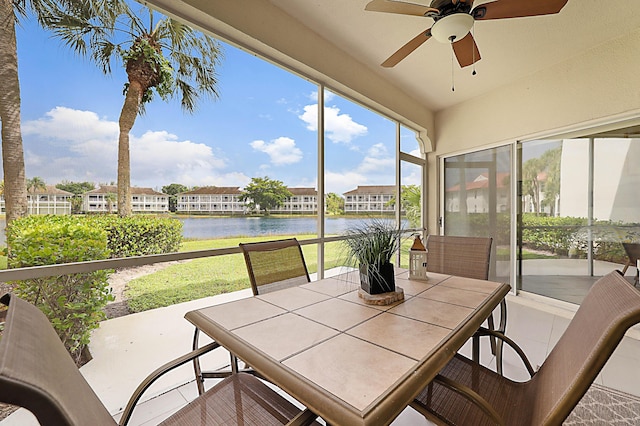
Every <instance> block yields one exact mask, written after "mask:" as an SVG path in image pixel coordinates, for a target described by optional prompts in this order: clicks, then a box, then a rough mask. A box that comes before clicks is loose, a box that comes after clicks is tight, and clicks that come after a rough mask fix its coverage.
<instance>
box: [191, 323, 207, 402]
mask: <svg viewBox="0 0 640 426" xmlns="http://www.w3.org/2000/svg"><path fill="white" fill-rule="evenodd" d="M199 335H200V329H199V328H198V327H196V331H195V332H194V333H193V345H192V348H193V350H194V351H195V350H196V349H198V337H199ZM193 371H194V373H195V375H196V384H197V385H198V395H202V394H204V378H203V377H202V369H201V368H200V358H194V359H193Z"/></svg>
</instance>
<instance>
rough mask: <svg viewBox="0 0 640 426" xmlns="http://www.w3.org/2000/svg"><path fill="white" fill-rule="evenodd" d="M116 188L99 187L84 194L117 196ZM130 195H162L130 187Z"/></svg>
mask: <svg viewBox="0 0 640 426" xmlns="http://www.w3.org/2000/svg"><path fill="white" fill-rule="evenodd" d="M117 193H118V187H117V186H115V185H101V186H99V187H98V188H96V189H92V190H91V191H87V192H85V194H117ZM131 195H164V196H165V197H166V196H167V194H163V193H162V192H158V191H156V190H155V189H152V188H140V187H137V186H132V187H131Z"/></svg>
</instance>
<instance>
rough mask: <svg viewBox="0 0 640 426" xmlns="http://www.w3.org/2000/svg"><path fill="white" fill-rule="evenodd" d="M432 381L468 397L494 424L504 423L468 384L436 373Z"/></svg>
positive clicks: (493, 409)
mask: <svg viewBox="0 0 640 426" xmlns="http://www.w3.org/2000/svg"><path fill="white" fill-rule="evenodd" d="M433 381H434V382H438V383H439V384H440V385H442V386H444V387H446V388H448V389H451V390H452V391H454V392H456V393H458V394H460V395H461V396H463V397H465V398H466V399H468V400H469V401H470V402H471V403H472V404H475V405H476V406H478V408H480V409H481V410H482V411H484V413H485V414H486V415H487V416H489V417H490V418H491V420H493V422H494V424H497V425H504V424H505V423H504V420H503V419H502V418H501V417H500V414H498V412H497V411H496V410H495V408H493V407H492V406H491V404H489V403H488V402H487V400H486V399H484V398H483V397H481V396H480V395H478V393H477V392H476V391H474V390H473V389H471V388H470V387H468V386H465V385H463V384H462V383H458V382H456V381H455V380H451V379H449V378H448V377H445V376H441V375H440V374H438V375H437V376H436V377H435V378H434V379H433Z"/></svg>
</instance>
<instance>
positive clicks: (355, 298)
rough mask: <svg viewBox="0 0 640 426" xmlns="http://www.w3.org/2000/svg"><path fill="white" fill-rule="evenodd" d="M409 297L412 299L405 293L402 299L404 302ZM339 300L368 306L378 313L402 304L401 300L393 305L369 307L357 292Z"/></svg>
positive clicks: (343, 296) (345, 295)
mask: <svg viewBox="0 0 640 426" xmlns="http://www.w3.org/2000/svg"><path fill="white" fill-rule="evenodd" d="M409 297H413V296H409V295H407V294H406V293H405V295H404V299H405V300H406V299H407V298H409ZM339 299H341V300H346V301H349V302H351V303H356V304H358V305H363V306H368V307H369V308H373V309H377V310H379V311H388V310H389V309H391V308H393V307H394V306H396V305H397V304H400V303H402V302H403V300H399V301H397V302H394V303H392V304H390V305H370V304H368V303H366V302H365V301H364V299H363V298H362V297H360V296H359V295H358V291H357V290H354V291H351V292H349V293H347V294H343V295H342V296H340V297H339Z"/></svg>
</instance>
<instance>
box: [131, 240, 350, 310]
mask: <svg viewBox="0 0 640 426" xmlns="http://www.w3.org/2000/svg"><path fill="white" fill-rule="evenodd" d="M306 237H307V238H313V237H315V236H311V235H309V236H306ZM271 238H273V237H267V238H265V237H242V238H237V237H236V238H221V239H216V240H194V241H186V242H184V243H183V244H182V247H181V251H192V250H205V249H215V248H224V247H237V245H238V243H240V242H254V241H261V240H265V239H271ZM281 238H282V239H283V238H290V236H278V239H281ZM297 238H298V239H299V240H303V239H304V238H305V236H301V235H298V236H297ZM302 252H303V254H304V258H305V262H306V263H307V269H308V270H309V273H314V272H317V271H318V253H317V246H316V245H315V244H312V245H307V246H303V247H302ZM342 252H343V249H342V245H341V244H340V243H328V244H326V245H325V268H326V269H329V268H333V267H336V266H341V265H343V264H344V262H343V260H342V259H343V257H344V256H343V253H342ZM249 287H250V283H249V277H248V276H247V269H246V266H245V263H244V258H243V257H242V254H240V253H238V254H233V255H227V256H217V257H209V258H202V259H194V260H191V261H188V262H183V263H178V264H173V265H171V266H168V267H166V268H165V269H163V270H160V271H158V272H155V273H153V274H149V275H146V276H144V277H140V278H137V279H135V280H132V281H130V282H129V284H128V289H127V290H126V291H125V296H126V298H127V303H128V305H129V309H130V310H131V311H133V312H141V311H145V310H148V309H154V308H159V307H162V306H169V305H173V304H175V303H181V302H186V301H190V300H195V299H199V298H203V297H209V296H215V295H218V294H223V293H229V292H232V291H237V290H242V289H245V288H249Z"/></svg>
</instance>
